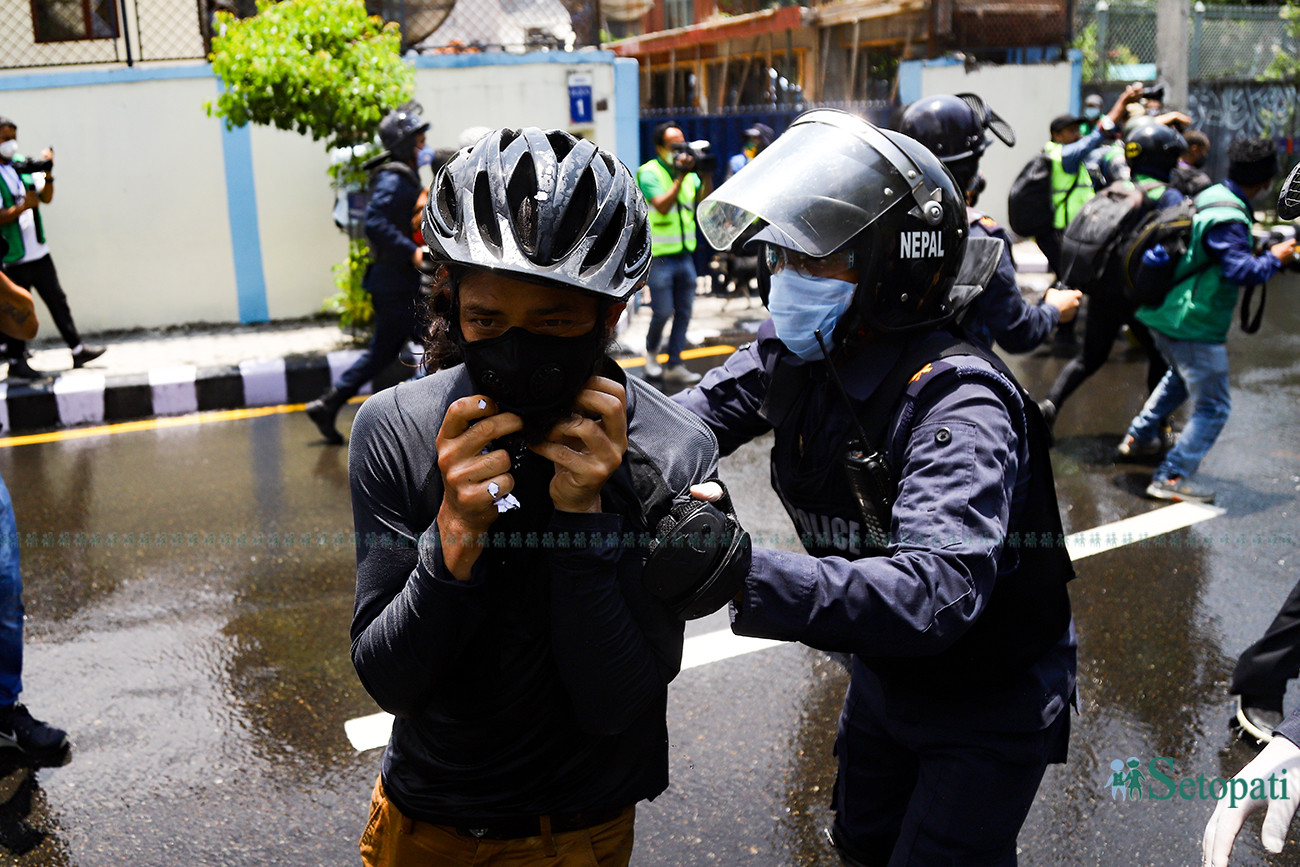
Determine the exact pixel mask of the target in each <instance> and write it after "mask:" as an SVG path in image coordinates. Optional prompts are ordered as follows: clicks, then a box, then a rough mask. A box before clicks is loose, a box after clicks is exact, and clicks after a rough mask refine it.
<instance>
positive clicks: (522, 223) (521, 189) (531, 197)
mask: <svg viewBox="0 0 1300 867" xmlns="http://www.w3.org/2000/svg"><path fill="white" fill-rule="evenodd" d="M506 207H508V208H509V209H510V216H511V218H512V221H513V223H514V229H515V238H517V239H518V241H519V246H520V247H522V248H523V250H524V252H525V253H527V254H528V256H529V258H531V257H532V256H533V255H534V254H535V253H536V252H537V167H536V165H534V164H533V158H532V155H525V156H523V157H522V158H521V159H520V160H519V165H517V166H516V167H515V170H514V172H513V173H512V174H511V175H510V182H509V183H508V184H507V185H506Z"/></svg>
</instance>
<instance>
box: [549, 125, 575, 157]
mask: <svg viewBox="0 0 1300 867" xmlns="http://www.w3.org/2000/svg"><path fill="white" fill-rule="evenodd" d="M546 140H547V141H548V142H550V145H551V150H552V151H554V152H555V161H556V162H557V163H562V162H564V158H565V157H567V156H568V155H569V153H570V152H571V151H572V150H573V146H574V145H575V144H577V139H575V138H574V137H573V136H571V135H568V134H567V133H563V132H561V131H559V130H555V131H554V132H551V133H548V134H547V136H546Z"/></svg>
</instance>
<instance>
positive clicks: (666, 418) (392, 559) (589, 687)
mask: <svg viewBox="0 0 1300 867" xmlns="http://www.w3.org/2000/svg"><path fill="white" fill-rule="evenodd" d="M627 392H628V407H627V415H628V441H629V452H628V455H627V456H625V458H624V462H623V465H622V466H621V467H620V468H619V470H618V471H616V472H615V474H614V476H613V477H611V479H610V480H609V482H607V484H606V486H605V490H604V492H603V494H602V498H603V505H604V508H605V510H606V511H604V512H602V513H600V514H594V515H585V514H583V515H578V514H570V513H563V512H558V511H554V510H553V509H552V508H551V506H550V503H549V494H548V493H547V486H548V484H549V473H550V472H551V468H550V465H549V464H548V463H546V462H542V464H543V466H542V470H543V472H540V473H527V472H525V473H522V474H521V477H520V478H519V479H518V484H517V486H516V489H515V494H516V496H517V497H518V499H519V500H520V502H521V503H522V504H523V505H522V508H521V509H519V510H517V511H512V512H507V513H505V514H504V515H502V516H501V517H500V518H498V520H497V522H496V524H494V525H493V530H494V531H501V532H502V534H503V536H504V539H503V541H502V543H501V544H498V545H495V546H493V547H490V548H488V549H487V550H485V551H484V553H483V554H482V555H481V556H480V558H479V560H478V561H477V562H476V563H475V566H474V569H473V570H472V574H471V578H470V580H468V581H457V580H455V578H453V577H452V576H451V575H450V574H449V573H448V572H447V570H446V567H445V565H444V563H443V560H442V556H441V551H440V546H439V538H438V533H437V527H436V524H435V525H434V526H433V527H432V528H431V529H430V530H429V531H428V532H424V528H425V527H426V526H428V524H429V522H430V521H432V520H433V518H434V516H435V515H436V513H437V507H438V503H439V502H440V496H439V494H440V490H441V475H440V473H439V472H438V469H437V467H436V462H437V453H436V449H435V439H436V436H437V433H438V429H439V427H440V426H441V423H442V419H443V415H444V414H445V411H446V407H447V406H448V405H449V404H450V403H451V402H452V401H453V400H455V399H457V398H459V397H463V396H466V395H469V394H472V393H473V390H472V386H471V385H470V382H469V378H468V376H467V375H466V374H465V372H464V368H463V366H457V367H454V368H450V369H448V370H445V371H440V372H438V373H435V374H433V375H432V376H429V377H426V378H425V379H422V380H418V381H416V382H412V383H405V384H402V385H399V386H397V387H396V388H393V389H389V390H387V391H384V392H381V393H380V394H378V395H376V396H374V397H372V398H370V400H368V401H367V402H366V403H365V404H364V405H363V406H362V408H361V410H360V412H358V414H357V418H356V421H355V423H354V424H353V428H352V431H353V433H352V444H351V451H350V455H349V465H350V476H351V486H352V504H353V515H354V520H355V524H356V532H357V534H358V538H359V546H358V550H357V596H356V609H355V612H354V617H353V623H352V639H353V646H352V659H353V663H354V665H355V666H356V669H357V672H358V674H359V675H360V677H361V680H362V683H363V684H364V685H365V687H366V689H367V691H369V693H370V694H371V696H372V697H374V699H375V701H376V702H377V703H378V704H379V705H380V707H382V708H384V709H385V710H388V711H390V712H392V713H393V714H395V715H396V717H397V719H396V721H395V724H394V727H393V735H392V739H391V740H390V742H389V745H388V749H387V750H386V752H385V754H384V761H383V771H382V774H383V783H384V788H385V791H386V793H387V794H388V797H389V798H391V799H392V800H393V801H394V803H396V804H397V806H398V807H399V808H400V809H401V810H402V812H403V813H405V814H406V815H408V816H411V817H413V818H415V819H419V820H423V821H428V822H433V823H437V824H463V823H465V822H466V821H470V820H472V821H483V820H489V821H490V820H496V819H502V818H508V817H515V816H522V815H539V814H543V813H560V812H573V811H581V810H589V809H598V808H602V807H619V806H626V805H628V804H631V803H634V802H636V801H639V800H642V799H645V798H653V797H655V796H656V795H658V794H659V793H660V792H662V791H663V790H664V789H665V788H666V787H667V784H668V740H667V725H666V721H665V715H666V706H667V685H668V683H669V682H670V681H671V680H672V679H673V678H674V677H675V676H676V674H677V672H678V669H679V667H680V665H681V654H682V623H681V622H680V621H677V620H676V619H675V618H673V616H672V615H671V613H670V612H669V611H668V610H667V609H666V608H665V606H664V605H663V604H662V603H660V602H659V601H658V600H655V599H654V598H652V597H650V596H649V595H648V594H647V593H646V591H645V589H644V588H643V586H642V583H641V570H642V566H643V562H644V555H645V552H644V550H643V548H642V547H641V545H640V543H639V542H633V541H631V540H629V539H628V538H627V537H626V536H625V535H624V534H625V533H628V532H631V533H633V534H634V535H635V534H638V533H640V532H641V531H642V530H643V529H644V528H643V527H642V526H641V525H642V524H643V523H644V519H642V518H641V517H640V516H639V511H638V509H637V506H636V504H638V503H640V502H642V501H643V500H644V496H643V493H644V491H645V490H646V488H645V483H646V482H647V480H649V481H653V482H655V484H656V485H657V484H662V486H663V487H662V488H661V490H664V491H666V492H668V494H669V496H671V497H672V498H674V499H682V498H685V497H686V496H687V490H688V488H689V487H690V485H692V484H695V483H698V482H700V481H703V480H704V479H706V478H708V477H710V476H711V475H714V474H715V473H716V462H717V444H716V441H715V440H714V438H713V436H712V434H711V433H710V432H709V431H708V429H707V428H705V427H704V425H703V424H702V423H701V422H700V421H699V420H698V419H696V418H695V417H693V416H691V415H690V414H689V413H686V412H684V411H683V410H681V409H679V408H677V407H676V406H674V405H673V404H672V403H670V402H669V401H668V400H667V399H666V398H664V397H663V396H662V395H660V394H659V393H658V392H656V391H654V389H652V388H650V387H648V386H644V385H643V384H641V382H640V381H639V380H635V379H633V380H630V381H628V383H627ZM634 453H635V457H634ZM539 460H540V459H539ZM633 465H635V468H634V466H633ZM426 482H428V484H430V485H432V486H434V491H433V495H432V496H430V495H429V494H428V492H425V491H422V490H421V489H422V488H424V487H426ZM634 485H635V487H634ZM516 534H517V535H516ZM547 534H550V535H549V542H548V536H547ZM512 537H513V538H512Z"/></svg>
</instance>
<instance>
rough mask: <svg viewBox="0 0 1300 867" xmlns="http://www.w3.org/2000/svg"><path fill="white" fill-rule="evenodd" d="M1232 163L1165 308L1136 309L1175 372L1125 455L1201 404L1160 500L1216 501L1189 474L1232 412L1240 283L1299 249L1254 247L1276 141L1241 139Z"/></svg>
mask: <svg viewBox="0 0 1300 867" xmlns="http://www.w3.org/2000/svg"><path fill="white" fill-rule="evenodd" d="M1228 162H1229V164H1228V179H1227V180H1226V181H1224V182H1223V183H1222V184H1216V185H1214V186H1212V187H1210V188H1209V189H1207V190H1205V191H1204V192H1202V193H1201V194H1200V195H1198V196H1197V197H1196V205H1197V213H1196V217H1195V219H1194V220H1193V222H1192V237H1191V241H1190V243H1189V245H1188V252H1187V254H1186V255H1185V256H1184V257H1183V258H1182V259H1181V260H1180V261H1179V263H1178V265H1177V266H1176V270H1175V271H1174V284H1173V287H1172V288H1171V289H1170V290H1169V294H1168V295H1167V296H1165V300H1164V302H1163V303H1162V304H1161V305H1160V306H1159V307H1142V308H1140V309H1139V310H1138V312H1137V318H1138V320H1139V321H1140V322H1142V323H1143V324H1144V325H1146V326H1147V327H1148V328H1150V329H1151V332H1152V336H1153V337H1154V338H1155V341H1156V346H1157V347H1158V348H1159V349H1160V353H1161V354H1162V355H1163V356H1164V357H1165V360H1166V361H1167V362H1169V370H1168V372H1166V373H1165V375H1164V378H1162V379H1161V380H1160V384H1159V385H1157V386H1156V389H1155V391H1153V392H1152V393H1151V396H1150V397H1149V398H1147V402H1146V405H1145V406H1143V407H1142V411H1141V412H1140V413H1138V415H1137V416H1136V417H1135V418H1134V419H1133V421H1132V422H1131V423H1130V424H1129V428H1128V433H1127V434H1126V435H1125V437H1124V440H1123V441H1122V442H1121V443H1120V445H1119V452H1120V454H1142V453H1148V454H1149V453H1154V452H1156V451H1158V448H1159V442H1160V425H1161V421H1162V420H1163V419H1165V418H1166V417H1168V416H1169V415H1171V414H1172V413H1173V412H1174V410H1176V409H1178V407H1180V406H1182V405H1183V403H1184V402H1185V401H1186V400H1187V399H1188V398H1191V399H1192V402H1193V407H1192V417H1191V420H1190V421H1189V422H1188V424H1187V427H1185V428H1184V429H1183V432H1182V434H1181V435H1180V436H1179V438H1178V443H1177V444H1176V445H1175V446H1174V447H1173V448H1172V449H1170V451H1169V453H1168V454H1167V455H1165V459H1164V461H1163V462H1162V463H1161V464H1160V466H1159V467H1158V468H1157V469H1156V471H1155V474H1154V476H1152V479H1151V484H1150V485H1148V486H1147V489H1146V495H1147V496H1148V497H1151V498H1153V499H1158V500H1174V501H1184V500H1185V501H1190V502H1198V503H1212V502H1214V491H1213V490H1211V489H1210V488H1207V487H1205V486H1204V485H1200V484H1197V483H1195V482H1193V481H1192V480H1191V478H1192V476H1193V475H1195V473H1196V470H1197V469H1198V468H1199V467H1200V465H1201V461H1202V459H1204V457H1205V455H1206V453H1207V452H1209V450H1210V448H1211V447H1212V446H1213V445H1214V443H1215V441H1216V440H1217V439H1218V438H1219V434H1220V432H1222V430H1223V426H1224V425H1225V424H1226V423H1227V421H1228V414H1229V412H1230V411H1231V409H1232V401H1231V398H1230V396H1229V393H1228V351H1227V349H1226V348H1225V346H1224V342H1225V341H1226V340H1227V338H1228V329H1229V328H1230V327H1231V326H1232V318H1233V313H1234V311H1235V310H1236V306H1237V295H1238V289H1239V287H1241V286H1254V285H1258V284H1261V283H1264V282H1266V281H1267V280H1268V279H1269V278H1270V277H1272V276H1273V275H1274V274H1276V273H1277V271H1278V269H1279V268H1281V267H1282V265H1283V264H1284V263H1286V262H1288V261H1290V260H1291V259H1292V258H1293V257H1294V256H1295V241H1294V240H1289V241H1283V242H1282V243H1280V244H1275V245H1273V246H1272V247H1270V248H1269V249H1267V250H1265V251H1264V252H1262V253H1260V255H1258V256H1256V255H1254V253H1253V250H1252V246H1251V235H1250V229H1251V223H1252V221H1253V219H1254V217H1253V212H1252V209H1251V199H1253V198H1254V197H1255V196H1258V195H1259V194H1260V193H1262V192H1264V191H1265V190H1267V189H1268V188H1269V185H1270V184H1271V182H1272V180H1273V177H1274V175H1276V174H1277V171H1278V160H1277V146H1276V145H1275V144H1274V143H1273V141H1272V140H1271V139H1267V138H1261V139H1240V140H1238V141H1236V142H1234V143H1233V145H1232V147H1231V148H1230V149H1229V151H1228Z"/></svg>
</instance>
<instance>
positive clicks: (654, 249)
mask: <svg viewBox="0 0 1300 867" xmlns="http://www.w3.org/2000/svg"><path fill="white" fill-rule="evenodd" d="M636 182H637V186H639V187H640V188H641V192H642V194H643V195H645V197H646V201H647V202H648V201H649V200H650V199H651V198H653V196H652V195H651V192H652V191H653V190H655V189H658V190H659V192H657V193H654V195H660V194H662V193H664V192H666V191H667V190H669V189H671V188H672V185H673V178H672V175H670V174H669V173H668V169H667V167H666V166H664V164H663V163H662V162H660V161H659V159H658V157H656V158H655V159H652V160H650V162H648V163H646V164H644V165H643V166H641V168H639V169H637V170H636ZM699 188H700V176H699V175H697V174H695V172H688V173H687V175H686V177H684V178H682V186H681V189H679V190H678V192H677V201H676V203H674V204H673V206H672V208H670V209H669V210H668V213H666V214H661V213H659V211H658V210H657V209H656V208H655V207H654V206H653V205H651V206H650V252H651V253H652V254H653V255H655V256H672V255H675V254H677V253H681V252H682V251H683V250H684V251H686V252H688V253H693V252H695V194H696V192H697V191H698V190H699Z"/></svg>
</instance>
